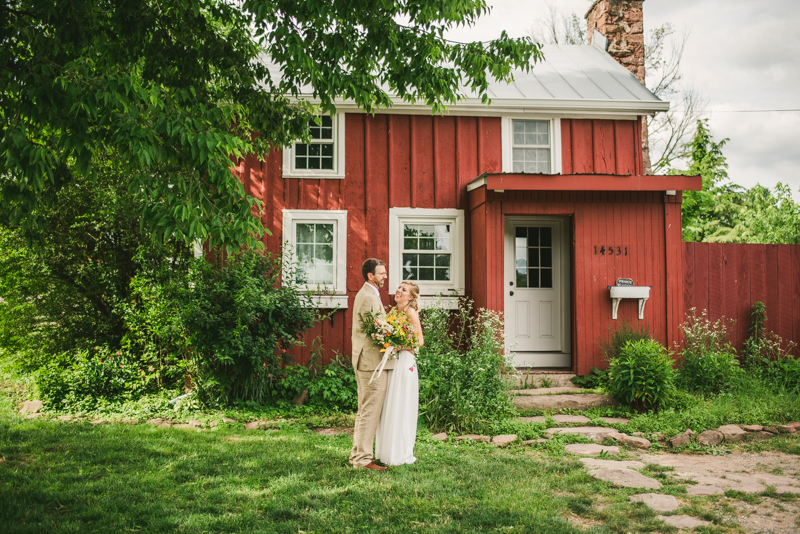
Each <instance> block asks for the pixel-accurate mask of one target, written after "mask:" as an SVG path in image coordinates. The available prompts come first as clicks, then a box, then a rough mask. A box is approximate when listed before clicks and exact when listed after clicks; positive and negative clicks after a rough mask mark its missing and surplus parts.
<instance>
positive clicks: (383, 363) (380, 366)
mask: <svg viewBox="0 0 800 534" xmlns="http://www.w3.org/2000/svg"><path fill="white" fill-rule="evenodd" d="M393 351H394V347H389V348H388V349H386V352H384V353H383V359H382V360H381V363H379V364H378V367H377V369H375V370H374V371H372V378H370V379H369V382H368V383H367V385H369V384H372V381H373V380H375V379H376V378H378V377H380V376H381V372H382V371H383V368H384V367H385V366H386V362H387V360H389V356H391V355H392V352H393ZM375 373H377V374H375Z"/></svg>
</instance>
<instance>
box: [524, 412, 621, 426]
mask: <svg viewBox="0 0 800 534" xmlns="http://www.w3.org/2000/svg"><path fill="white" fill-rule="evenodd" d="M551 418H552V419H553V421H555V422H556V423H558V424H572V423H588V422H589V421H591V419H589V418H588V417H586V416H585V415H558V414H557V415H553V416H551ZM516 419H517V421H521V422H523V423H546V422H547V418H546V417H545V416H543V415H537V416H534V417H517V418H516ZM597 419H600V420H601V421H603V422H604V423H607V424H621V425H627V424H628V423H629V422H630V419H626V418H624V417H598V418H597Z"/></svg>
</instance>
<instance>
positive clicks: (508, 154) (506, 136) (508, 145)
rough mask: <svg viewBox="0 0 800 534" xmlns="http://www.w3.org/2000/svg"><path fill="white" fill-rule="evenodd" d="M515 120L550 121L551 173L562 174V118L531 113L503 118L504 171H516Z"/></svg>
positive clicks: (501, 137) (501, 130)
mask: <svg viewBox="0 0 800 534" xmlns="http://www.w3.org/2000/svg"><path fill="white" fill-rule="evenodd" d="M515 120H517V121H544V122H549V123H550V127H549V128H550V174H561V119H558V118H553V117H542V116H531V115H522V116H519V117H503V118H502V119H501V122H500V139H501V143H502V146H503V163H502V164H503V172H509V173H513V172H514V160H513V151H514V128H513V125H512V121H515ZM517 174H519V173H517Z"/></svg>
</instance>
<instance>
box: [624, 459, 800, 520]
mask: <svg viewBox="0 0 800 534" xmlns="http://www.w3.org/2000/svg"><path fill="white" fill-rule="evenodd" d="M638 458H639V459H640V460H641V461H643V462H645V463H648V464H657V465H661V466H666V467H673V468H675V470H674V471H669V472H667V473H666V474H667V476H670V477H673V478H675V479H676V480H686V481H689V482H690V484H688V485H687V491H688V492H689V494H690V495H692V494H696V495H719V496H718V497H712V500H713V501H714V502H712V504H711V507H712V509H713V510H714V511H715V512H717V513H719V514H720V515H722V516H723V517H724V519H725V520H726V521H732V522H736V523H738V524H740V525H741V526H742V527H743V528H744V529H745V530H746V531H747V532H754V533H755V532H758V533H770V534H794V533H796V532H798V531H800V523H798V521H800V461H798V457H797V456H794V455H791V454H784V453H780V452H761V453H750V452H734V453H731V454H725V455H720V456H712V455H690V454H640V455H638ZM773 488H774V490H775V493H777V494H779V495H780V496H778V497H772V496H765V495H764V494H763V493H764V492H768V493H769V492H771V490H772V489H773ZM731 491H733V492H736V493H734V494H731V493H730V492H731ZM725 492H728V495H731V496H730V497H727V496H725Z"/></svg>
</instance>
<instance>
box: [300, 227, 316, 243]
mask: <svg viewBox="0 0 800 534" xmlns="http://www.w3.org/2000/svg"><path fill="white" fill-rule="evenodd" d="M314 226H315V225H314V224H305V223H298V224H297V243H313V242H314Z"/></svg>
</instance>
